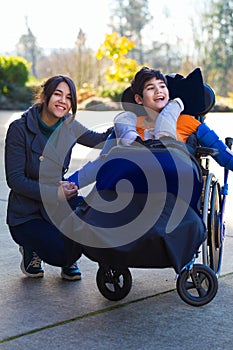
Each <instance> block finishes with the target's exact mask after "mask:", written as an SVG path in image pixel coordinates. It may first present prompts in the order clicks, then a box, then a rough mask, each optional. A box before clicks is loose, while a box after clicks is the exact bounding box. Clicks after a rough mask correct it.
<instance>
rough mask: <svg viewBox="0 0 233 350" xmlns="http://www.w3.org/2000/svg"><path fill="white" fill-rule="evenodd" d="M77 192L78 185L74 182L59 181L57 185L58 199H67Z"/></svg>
mask: <svg viewBox="0 0 233 350" xmlns="http://www.w3.org/2000/svg"><path fill="white" fill-rule="evenodd" d="M77 194H78V186H76V185H75V183H74V182H69V181H60V186H59V187H58V191H57V197H58V200H60V201H62V200H63V201H64V200H69V199H71V198H72V197H74V196H77Z"/></svg>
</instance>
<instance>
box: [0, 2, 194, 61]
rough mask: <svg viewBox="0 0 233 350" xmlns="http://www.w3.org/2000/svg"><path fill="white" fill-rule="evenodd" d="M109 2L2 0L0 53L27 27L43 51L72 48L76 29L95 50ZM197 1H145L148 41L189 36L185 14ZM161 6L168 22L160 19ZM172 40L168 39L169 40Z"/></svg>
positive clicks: (103, 30)
mask: <svg viewBox="0 0 233 350" xmlns="http://www.w3.org/2000/svg"><path fill="white" fill-rule="evenodd" d="M109 2H110V0H66V1H64V0H40V1H33V0H6V1H4V5H3V4H2V9H1V12H0V33H1V34H0V54H1V55H7V54H12V52H13V51H14V50H15V46H16V44H17V42H18V41H19V38H20V36H21V35H23V34H27V27H26V18H27V23H28V26H29V27H30V29H31V31H32V33H33V34H34V36H35V37H36V39H37V44H38V46H39V47H41V48H42V49H44V50H50V49H53V48H57V49H59V48H73V47H74V46H75V41H76V38H77V34H78V32H79V29H80V28H81V29H82V31H83V32H84V33H85V34H86V38H87V42H86V45H87V47H90V48H92V49H94V50H97V49H98V47H99V45H100V44H101V43H102V42H103V40H104V37H105V34H106V33H110V32H111V31H110V29H109V27H108V23H109V17H110V13H111V12H110V9H109ZM196 2H197V0H196V1H195V0H176V1H174V0H163V1H157V0H149V4H150V9H151V13H152V15H153V17H154V20H153V22H152V24H151V27H150V28H151V29H150V30H148V32H147V37H148V41H149V40H154V39H155V37H156V38H157V37H158V38H159V37H162V36H164V35H165V34H166V33H168V32H169V33H170V36H172V35H173V36H175V35H181V36H182V35H184V33H186V34H189V33H190V26H189V20H188V18H187V16H186V13H188V12H189V10H190V3H196ZM164 6H166V7H167V9H169V12H170V15H171V19H170V21H169V22H168V21H165V20H164ZM171 40H172V37H171Z"/></svg>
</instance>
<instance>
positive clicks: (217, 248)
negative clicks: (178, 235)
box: [202, 174, 222, 274]
mask: <svg viewBox="0 0 233 350" xmlns="http://www.w3.org/2000/svg"><path fill="white" fill-rule="evenodd" d="M220 208H221V195H220V185H219V182H218V181H217V180H216V179H215V177H214V175H213V174H209V175H208V178H207V180H206V186H205V193H204V202H203V209H202V210H203V212H202V214H203V215H202V216H203V221H204V223H205V225H206V227H207V231H208V234H207V240H206V241H205V242H204V243H203V244H202V258H203V264H204V265H207V266H209V267H210V268H211V269H212V270H214V272H215V273H217V274H219V272H220V267H221V259H222V241H221V211H220V210H221V209H220Z"/></svg>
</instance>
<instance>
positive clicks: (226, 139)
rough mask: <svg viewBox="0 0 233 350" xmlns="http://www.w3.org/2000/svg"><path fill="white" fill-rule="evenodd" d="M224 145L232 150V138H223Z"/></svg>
mask: <svg viewBox="0 0 233 350" xmlns="http://www.w3.org/2000/svg"><path fill="white" fill-rule="evenodd" d="M225 144H226V145H227V147H228V148H230V149H231V148H232V145H233V138H232V137H226V138H225Z"/></svg>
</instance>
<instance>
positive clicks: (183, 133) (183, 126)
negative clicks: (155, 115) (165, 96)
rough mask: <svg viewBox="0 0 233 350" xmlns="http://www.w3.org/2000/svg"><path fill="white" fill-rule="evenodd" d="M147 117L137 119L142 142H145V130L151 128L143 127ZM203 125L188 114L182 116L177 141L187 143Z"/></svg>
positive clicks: (178, 120)
mask: <svg viewBox="0 0 233 350" xmlns="http://www.w3.org/2000/svg"><path fill="white" fill-rule="evenodd" d="M145 118H146V117H143V116H142V117H137V126H136V129H137V132H138V133H139V135H140V137H141V138H142V140H144V130H147V129H150V128H151V126H147V125H143V124H144V120H145ZM200 124H201V123H200V122H199V121H198V120H197V119H195V118H194V117H192V116H191V115H188V114H181V115H180V116H179V118H178V119H177V125H176V132H177V139H178V140H179V141H182V142H186V140H187V138H188V137H189V136H190V135H191V134H193V133H194V132H195V131H196V130H197V128H198V126H199V125H200Z"/></svg>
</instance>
